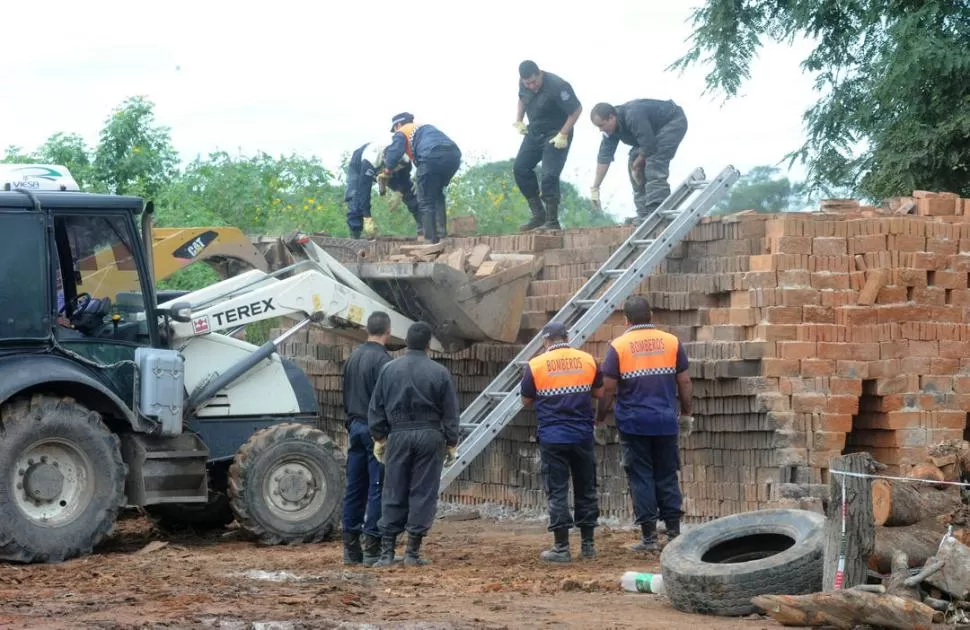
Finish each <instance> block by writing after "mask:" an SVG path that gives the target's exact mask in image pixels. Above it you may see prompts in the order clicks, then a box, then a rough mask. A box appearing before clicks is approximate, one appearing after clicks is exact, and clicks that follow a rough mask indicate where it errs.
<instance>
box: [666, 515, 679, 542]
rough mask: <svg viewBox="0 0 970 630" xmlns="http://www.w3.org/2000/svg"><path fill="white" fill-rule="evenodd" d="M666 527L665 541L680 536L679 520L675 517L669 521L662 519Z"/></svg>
mask: <svg viewBox="0 0 970 630" xmlns="http://www.w3.org/2000/svg"><path fill="white" fill-rule="evenodd" d="M664 525H666V529H667V542H670V541H671V540H673V539H674V538H677V537H678V536H680V521H679V520H676V519H671V520H669V521H664Z"/></svg>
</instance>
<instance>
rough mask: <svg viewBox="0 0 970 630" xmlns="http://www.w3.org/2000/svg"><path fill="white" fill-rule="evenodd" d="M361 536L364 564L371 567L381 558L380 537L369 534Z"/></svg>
mask: <svg viewBox="0 0 970 630" xmlns="http://www.w3.org/2000/svg"><path fill="white" fill-rule="evenodd" d="M361 538H362V539H363V548H364V549H363V556H364V566H365V567H372V566H374V563H375V562H377V561H378V560H380V558H381V539H380V537H379V536H371V535H370V534H364V535H363V536H362V537H361Z"/></svg>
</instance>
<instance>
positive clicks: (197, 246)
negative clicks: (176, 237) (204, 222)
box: [172, 230, 219, 260]
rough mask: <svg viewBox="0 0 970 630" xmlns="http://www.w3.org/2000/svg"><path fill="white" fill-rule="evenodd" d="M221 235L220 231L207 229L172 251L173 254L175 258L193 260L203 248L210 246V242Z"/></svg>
mask: <svg viewBox="0 0 970 630" xmlns="http://www.w3.org/2000/svg"><path fill="white" fill-rule="evenodd" d="M218 237H219V234H218V232H215V231H213V230H206V231H205V232H203V233H202V234H199V235H198V236H196V237H195V238H193V239H192V240H190V241H188V242H186V243H184V244H182V245H181V246H180V247H179V248H178V249H176V250H175V251H174V252H172V256H174V257H175V258H181V259H182V260H192V259H193V258H195V257H196V256H198V255H199V254H200V253H201V252H202V250H203V249H205V248H206V247H208V246H209V244H210V243H211V242H212V241H214V240H216V239H217V238H218Z"/></svg>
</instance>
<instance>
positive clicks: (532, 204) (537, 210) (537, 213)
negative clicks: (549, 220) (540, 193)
mask: <svg viewBox="0 0 970 630" xmlns="http://www.w3.org/2000/svg"><path fill="white" fill-rule="evenodd" d="M528 202H529V210H530V211H531V212H532V218H531V219H529V221H528V222H527V223H523V224H522V225H520V226H519V231H520V232H531V231H532V230H535V229H538V228H540V227H542V225H543V224H544V223H545V222H546V208H545V206H543V205H542V200H541V199H539V198H538V197H532V198H530V199H528Z"/></svg>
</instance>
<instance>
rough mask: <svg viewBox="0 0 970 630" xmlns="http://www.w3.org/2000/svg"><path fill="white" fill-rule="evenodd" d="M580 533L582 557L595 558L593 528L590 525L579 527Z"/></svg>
mask: <svg viewBox="0 0 970 630" xmlns="http://www.w3.org/2000/svg"><path fill="white" fill-rule="evenodd" d="M579 531H580V533H581V534H582V541H583V542H582V554H583V557H584V558H595V557H596V546H595V545H594V544H593V528H592V527H581V528H580V529H579Z"/></svg>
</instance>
